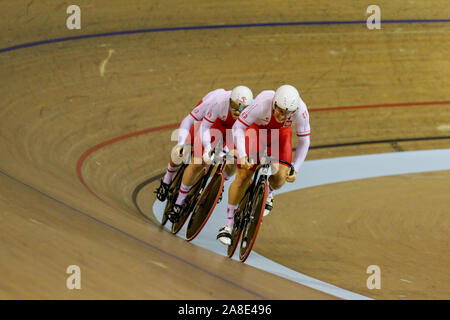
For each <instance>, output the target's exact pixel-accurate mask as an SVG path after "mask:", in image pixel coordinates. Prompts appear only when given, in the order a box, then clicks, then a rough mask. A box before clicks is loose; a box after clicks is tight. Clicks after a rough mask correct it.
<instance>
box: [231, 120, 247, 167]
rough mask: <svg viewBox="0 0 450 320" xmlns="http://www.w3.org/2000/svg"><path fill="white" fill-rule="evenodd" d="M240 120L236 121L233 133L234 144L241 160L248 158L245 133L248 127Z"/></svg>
mask: <svg viewBox="0 0 450 320" xmlns="http://www.w3.org/2000/svg"><path fill="white" fill-rule="evenodd" d="M238 120H239V119H238ZM238 120H236V122H235V123H234V125H233V128H232V132H233V139H234V144H235V146H236V149H237V151H238V157H239V159H241V158H243V157H245V156H247V152H246V151H245V131H244V130H245V129H247V128H248V126H247V125H245V124H244V123H242V122H240V121H238Z"/></svg>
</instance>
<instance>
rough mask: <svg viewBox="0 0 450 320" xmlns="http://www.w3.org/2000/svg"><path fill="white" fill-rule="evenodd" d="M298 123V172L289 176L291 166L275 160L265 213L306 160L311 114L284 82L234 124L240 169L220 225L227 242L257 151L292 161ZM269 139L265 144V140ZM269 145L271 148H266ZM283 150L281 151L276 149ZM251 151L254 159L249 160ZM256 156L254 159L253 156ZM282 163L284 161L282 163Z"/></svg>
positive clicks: (265, 93) (222, 238)
mask: <svg viewBox="0 0 450 320" xmlns="http://www.w3.org/2000/svg"><path fill="white" fill-rule="evenodd" d="M292 124H295V126H296V134H297V139H298V146H297V149H296V152H295V159H294V163H293V166H294V168H295V172H294V173H293V174H292V175H291V176H289V170H290V168H289V167H288V166H286V165H281V166H280V163H278V162H276V160H274V163H273V164H272V175H271V176H270V177H269V194H268V196H267V201H266V206H265V210H264V216H265V215H267V214H268V213H269V212H270V210H272V207H273V191H274V190H277V189H279V188H281V187H282V186H283V185H284V183H285V182H286V181H288V182H294V181H295V179H296V172H298V170H299V169H300V166H301V165H302V164H303V162H304V160H305V158H306V154H307V153H308V149H309V145H310V137H309V136H310V125H309V114H308V109H307V107H306V105H305V103H304V102H303V101H302V99H301V98H300V94H299V93H298V91H297V89H296V88H294V87H293V86H291V85H283V86H281V87H279V88H278V89H277V90H276V92H275V91H272V90H266V91H262V92H261V93H260V94H259V95H258V96H257V97H256V98H255V100H254V101H253V103H252V104H251V105H250V106H249V107H248V108H247V109H246V110H245V111H244V112H242V113H241V115H240V116H239V119H238V121H236V122H235V124H234V125H233V128H232V132H233V137H234V142H235V145H236V149H237V152H238V169H237V173H236V178H235V180H234V181H233V183H232V184H231V185H230V188H229V191H228V208H227V215H226V219H225V224H224V226H223V227H222V228H220V229H219V234H218V235H217V239H218V240H219V241H220V242H221V243H223V244H225V245H229V244H230V243H231V231H232V227H233V223H234V213H235V211H236V210H237V208H238V204H239V202H240V201H241V199H242V197H243V196H244V193H245V191H246V189H247V187H248V186H249V185H250V181H251V178H252V176H253V173H254V171H255V170H256V164H257V162H258V160H259V158H260V157H259V158H258V157H256V158H254V157H253V155H254V154H259V155H260V156H261V155H264V153H265V152H266V153H267V155H269V156H270V155H271V156H272V157H274V158H278V159H280V160H284V161H287V162H291V161H292V127H291V125H292ZM263 140H266V143H265V144H264V141H263ZM264 148H267V150H264ZM277 151H278V153H279V155H277V154H276V153H277ZM249 155H250V156H251V160H249V158H248V157H249ZM252 158H253V159H252ZM249 161H250V162H249ZM281 164H282V163H281Z"/></svg>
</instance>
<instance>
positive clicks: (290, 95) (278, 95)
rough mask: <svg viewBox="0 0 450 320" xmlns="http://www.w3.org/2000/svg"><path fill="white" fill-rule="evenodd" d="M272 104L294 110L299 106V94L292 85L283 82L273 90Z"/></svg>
mask: <svg viewBox="0 0 450 320" xmlns="http://www.w3.org/2000/svg"><path fill="white" fill-rule="evenodd" d="M273 102H274V106H277V107H279V108H281V109H284V110H287V111H291V112H295V111H297V109H298V108H299V107H300V94H299V93H298V91H297V89H295V88H294V87H293V86H291V85H288V84H285V85H283V86H281V87H279V88H278V89H277V91H275V96H274V98H273Z"/></svg>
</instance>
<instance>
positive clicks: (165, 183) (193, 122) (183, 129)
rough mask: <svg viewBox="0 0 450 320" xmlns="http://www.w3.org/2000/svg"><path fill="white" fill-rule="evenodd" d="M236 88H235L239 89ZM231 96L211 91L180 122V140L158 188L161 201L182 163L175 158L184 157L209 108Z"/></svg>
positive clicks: (225, 92) (226, 91) (165, 196)
mask: <svg viewBox="0 0 450 320" xmlns="http://www.w3.org/2000/svg"><path fill="white" fill-rule="evenodd" d="M237 88H239V87H237ZM237 88H235V89H237ZM229 98H230V91H229V90H225V89H217V90H213V91H211V92H209V93H208V94H207V95H206V96H204V97H203V98H202V100H200V102H199V103H198V104H197V105H196V106H195V108H194V109H193V110H192V112H191V113H190V114H188V115H187V116H186V117H185V118H184V119H183V121H182V122H181V124H180V127H179V130H178V142H177V145H176V146H175V147H174V148H173V149H172V152H171V155H170V159H169V163H168V165H167V170H166V173H165V174H164V176H163V178H162V179H161V181H160V185H159V187H158V188H157V189H156V192H155V193H156V198H157V199H158V200H159V201H165V200H166V198H167V194H168V192H169V186H170V183H171V182H172V179H173V177H174V176H175V174H176V172H177V171H178V168H179V166H180V165H181V163H175V162H174V161H173V160H174V159H176V158H181V157H183V152H182V150H183V147H184V146H185V145H186V144H191V143H192V141H191V140H192V139H193V136H194V134H193V133H194V132H195V133H197V132H198V130H199V127H200V124H201V121H202V120H203V118H204V116H205V115H206V112H207V110H209V109H214V108H218V107H219V106H220V105H221V103H223V102H227V101H228V100H229Z"/></svg>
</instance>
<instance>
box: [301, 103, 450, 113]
mask: <svg viewBox="0 0 450 320" xmlns="http://www.w3.org/2000/svg"><path fill="white" fill-rule="evenodd" d="M445 104H450V101H432V102H407V103H387V104H372V105H366V106H343V107H329V108H314V109H309V112H310V113H311V112H320V111H336V110H353V109H374V108H395V107H415V106H432V105H436V106H437V105H445Z"/></svg>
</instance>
